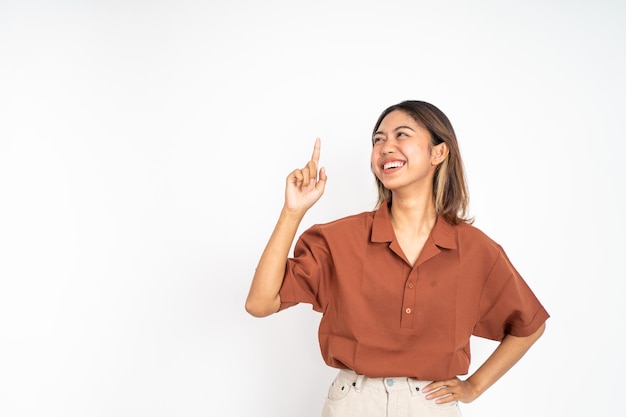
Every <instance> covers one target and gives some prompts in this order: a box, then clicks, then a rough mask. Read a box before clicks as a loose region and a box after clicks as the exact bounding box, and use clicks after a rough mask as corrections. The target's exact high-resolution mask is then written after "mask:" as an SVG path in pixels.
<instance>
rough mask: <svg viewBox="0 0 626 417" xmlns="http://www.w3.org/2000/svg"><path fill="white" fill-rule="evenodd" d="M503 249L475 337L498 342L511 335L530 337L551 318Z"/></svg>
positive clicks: (484, 295)
mask: <svg viewBox="0 0 626 417" xmlns="http://www.w3.org/2000/svg"><path fill="white" fill-rule="evenodd" d="M499 250H500V253H499V255H498V257H497V259H496V261H495V263H494V265H493V267H492V268H491V271H490V272H489V276H488V277H487V280H486V281H485V284H484V288H483V290H482V294H481V297H480V306H479V317H478V322H477V324H476V326H475V328H474V332H473V334H474V335H475V336H479V337H484V338H487V339H492V340H498V341H499V340H502V339H503V338H504V336H506V335H508V334H510V335H513V336H519V337H525V336H530V335H531V334H533V333H534V332H535V331H537V330H538V329H539V327H540V326H541V325H542V324H543V323H544V322H545V321H546V320H547V319H548V317H549V315H548V312H547V311H546V310H545V308H544V307H543V306H542V305H541V303H540V302H539V300H538V299H537V297H536V296H535V294H534V293H533V292H532V290H531V289H530V288H529V286H528V285H527V284H526V282H525V281H524V280H523V279H522V277H521V276H520V275H519V273H518V272H517V271H516V270H515V268H514V267H513V265H512V264H511V262H510V261H509V259H508V257H507V256H506V254H505V253H504V251H503V250H502V248H499Z"/></svg>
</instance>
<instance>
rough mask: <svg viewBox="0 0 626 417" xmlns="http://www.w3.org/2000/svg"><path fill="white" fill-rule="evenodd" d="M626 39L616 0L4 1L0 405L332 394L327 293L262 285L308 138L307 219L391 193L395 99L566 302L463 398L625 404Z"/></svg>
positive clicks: (312, 400) (255, 410)
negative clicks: (456, 160)
mask: <svg viewBox="0 0 626 417" xmlns="http://www.w3.org/2000/svg"><path fill="white" fill-rule="evenodd" d="M625 39H626V3H624V2H620V1H617V0H615V1H607V0H604V1H594V2H590V1H565V0H562V1H530V2H503V1H495V0H494V1H474V2H468V1H456V2H442V1H438V2H435V1H433V2H423V1H386V2H383V1H376V2H373V1H356V0H351V1H327V0H324V1H321V0H320V1H315V2H314V1H308V2H297V1H275V0H268V1H263V2H260V1H259V2H254V1H252V0H249V1H232V2H217V1H195V2H194V1H184V0H183V1H173V0H168V1H139V0H126V1H122V0H120V1H24V0H21V1H0V415H1V416H9V417H18V416H63V417H71V416H81V417H83V416H151V417H160V416H185V417H187V416H190V417H191V416H216V415H223V416H247V415H256V416H271V417H277V416H278V417H281V416H285V417H287V416H305V417H308V416H318V415H319V412H320V409H321V405H322V400H323V397H324V395H325V392H326V389H327V385H328V384H329V383H330V380H331V378H332V376H333V375H334V374H335V371H334V370H332V369H329V368H327V367H326V365H325V364H324V363H323V361H322V359H321V356H320V354H319V349H318V345H317V335H316V331H317V324H318V321H319V316H318V315H317V313H315V312H313V311H312V310H311V309H310V307H309V306H305V305H302V306H297V307H295V308H293V309H291V310H288V311H285V312H283V313H281V314H278V315H275V316H272V317H269V318H265V319H254V318H252V317H250V316H248V315H247V314H246V313H245V312H244V308H243V305H244V300H245V297H246V294H247V290H248V286H249V282H250V279H251V277H252V274H253V271H254V268H255V266H256V263H257V261H258V258H259V256H260V254H261V251H262V249H263V247H264V245H265V242H266V240H267V238H268V237H269V234H270V232H271V230H272V228H273V226H274V222H275V220H276V218H277V216H278V212H279V210H280V207H281V205H282V198H283V188H284V178H285V176H286V175H287V174H288V172H289V171H291V170H292V169H294V168H296V167H299V166H301V165H303V164H304V163H305V162H306V161H307V159H308V157H309V155H310V152H311V150H312V146H313V141H314V139H315V137H316V136H320V137H321V138H322V164H323V165H325V166H326V167H327V170H328V176H329V180H328V186H327V192H326V194H325V196H324V197H323V198H322V200H320V202H319V203H318V205H316V206H315V207H314V208H313V209H312V210H311V211H310V213H309V214H308V215H307V217H306V218H305V220H304V223H303V224H302V228H305V227H309V226H310V225H312V224H313V223H316V222H326V221H330V220H334V219H336V218H338V217H342V216H344V215H348V214H353V213H357V212H361V211H368V210H371V209H373V207H374V203H375V199H376V196H375V191H374V186H373V176H372V174H371V172H370V171H369V152H370V142H369V140H370V134H371V129H372V127H373V124H374V122H375V120H376V118H377V117H378V115H379V113H380V112H381V111H382V110H383V109H384V108H385V107H387V106H388V105H391V104H394V103H396V102H399V101H401V100H404V99H421V100H426V101H430V102H432V103H434V104H435V105H437V106H438V107H440V108H441V109H442V110H443V111H444V112H445V113H446V114H447V115H448V116H449V117H450V119H451V120H452V122H453V125H454V126H455V129H456V132H457V135H458V137H459V141H460V143H461V148H462V152H463V156H464V159H465V165H466V167H467V172H468V181H469V185H470V193H471V198H472V214H473V215H474V216H475V217H476V223H475V224H476V225H477V226H478V227H479V228H481V229H482V230H484V231H485V232H486V233H487V234H489V235H490V236H491V237H492V238H494V239H495V240H496V241H498V242H499V243H501V244H502V245H503V246H504V248H505V249H506V250H507V253H508V254H509V256H510V258H511V259H512V260H513V262H514V264H515V265H516V266H517V268H518V269H519V271H520V272H521V273H522V275H523V276H524V277H525V278H526V280H527V281H528V282H529V284H530V286H531V287H532V288H533V290H534V291H535V293H536V294H537V296H538V297H539V298H540V300H541V301H542V302H543V304H544V305H545V306H546V308H547V309H548V311H549V312H550V314H551V315H552V317H551V318H550V320H549V321H548V328H547V331H546V334H545V335H544V337H543V338H542V339H540V340H539V342H538V343H537V344H536V345H535V347H533V349H532V350H531V351H530V352H529V353H528V354H527V356H526V357H524V359H523V360H522V361H521V362H520V363H519V364H518V365H517V366H516V367H515V368H514V369H513V370H512V371H511V372H509V373H508V374H507V375H506V376H505V377H504V378H503V379H501V380H500V381H499V382H498V384H496V385H495V386H494V387H493V388H492V389H491V390H489V391H488V392H487V393H485V394H484V395H483V396H482V397H481V398H479V399H478V400H477V401H475V402H474V403H472V404H468V405H464V406H462V410H463V413H464V415H465V416H466V417H472V416H481V417H484V416H502V415H506V416H508V417H514V416H528V415H537V416H557V415H561V416H564V415H575V416H596V417H597V416H611V417H612V416H617V415H626V412H625V411H624V409H623V404H622V402H621V401H620V400H621V399H622V398H623V392H624V382H623V379H622V378H623V377H622V374H623V373H624V371H625V370H626V361H625V359H624V353H625V352H626V343H625V342H624V335H623V333H624V330H626V328H625V327H626V326H625V324H624V317H626V306H625V305H626V302H625V301H624V298H625V296H626V290H625V280H626V267H625V266H624V258H625V249H626V245H625V243H624V236H625V232H626V225H625V220H624V215H625V213H626V202H625V188H626V187H625V185H624V182H625V181H624V180H625V179H626V175H625V174H624V168H623V164H624V162H623V161H624V157H623V154H624V152H625V151H626V146H625V140H626V137H625V136H626V135H625V134H624V128H623V124H624V117H625V108H626V107H625V104H624V97H626V81H625V80H626V77H625V76H624V74H626V45H625V43H626V41H625ZM473 346H474V358H473V359H474V362H473V365H472V369H475V367H476V366H477V365H478V364H479V363H480V362H481V361H482V360H484V358H485V357H486V355H487V354H488V353H489V352H490V351H491V350H492V349H493V348H494V346H495V345H494V344H492V343H491V342H486V341H481V340H476V341H474V345H473ZM220 410H221V411H220Z"/></svg>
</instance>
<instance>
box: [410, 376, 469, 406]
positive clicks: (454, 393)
mask: <svg viewBox="0 0 626 417" xmlns="http://www.w3.org/2000/svg"><path fill="white" fill-rule="evenodd" d="M422 392H423V393H424V394H426V399H427V400H434V401H435V402H436V403H437V404H445V403H449V402H452V401H461V402H464V403H469V402H472V401H474V400H475V399H476V398H478V396H479V395H480V394H479V393H478V389H477V388H476V387H475V386H474V385H473V384H472V383H471V382H469V381H461V380H460V379H459V378H454V379H448V380H446V381H435V382H432V383H430V384H428V385H427V386H425V387H424V389H423V390H422Z"/></svg>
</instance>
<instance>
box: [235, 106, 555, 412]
mask: <svg viewBox="0 0 626 417" xmlns="http://www.w3.org/2000/svg"><path fill="white" fill-rule="evenodd" d="M372 145H373V146H372V156H371V167H372V171H373V173H374V175H375V177H376V183H377V185H378V193H379V204H378V207H377V208H376V210H375V211H373V212H365V213H361V214H357V215H354V216H350V217H346V218H343V219H339V220H337V221H334V222H331V223H328V224H322V225H315V226H313V227H311V228H310V229H308V230H307V231H306V232H304V233H303V234H302V236H301V237H300V238H299V240H298V242H297V243H296V246H295V249H294V256H293V258H289V257H288V252H289V249H290V247H291V244H292V242H293V239H294V237H295V233H296V231H297V229H298V226H299V225H300V222H301V221H302V218H303V217H304V215H305V213H306V212H307V210H308V209H309V208H310V207H311V206H312V205H313V204H315V202H317V201H318V199H319V198H320V197H321V196H322V194H323V192H324V187H325V185H326V181H327V177H326V172H325V170H324V168H321V169H319V171H318V163H319V158H320V141H319V139H317V140H316V142H315V147H314V150H313V156H312V158H311V160H310V161H309V162H308V163H307V164H306V166H305V167H304V168H302V169H296V170H295V171H293V172H292V173H291V174H289V176H288V177H287V185H286V191H285V203H284V206H283V209H282V211H281V214H280V217H279V219H278V223H277V225H276V228H275V229H274V232H273V233H272V236H271V237H270V240H269V242H268V244H267V247H266V248H265V250H264V252H263V254H262V256H261V259H260V262H259V265H258V267H257V270H256V273H255V274H254V278H253V280H252V285H251V287H250V292H249V295H248V298H247V301H246V310H247V311H248V312H249V313H250V314H252V315H254V316H258V317H262V316H267V315H270V314H272V313H275V312H277V311H279V310H282V309H285V308H288V307H290V306H293V305H296V304H298V303H301V302H303V303H310V304H312V306H313V308H314V309H315V310H317V311H319V312H321V313H322V314H323V316H322V319H321V322H320V327H319V341H320V347H321V351H322V356H323V358H324V360H325V362H326V363H327V364H328V365H329V366H331V367H335V368H338V369H339V370H340V371H339V374H338V375H337V377H336V379H335V381H334V382H333V384H332V385H331V387H330V389H329V393H328V398H327V399H326V402H325V405H324V410H323V416H339V417H345V416H360V417H367V416H403V417H407V416H430V415H433V416H435V415H436V416H446V415H449V416H458V415H460V413H459V410H458V406H457V404H458V402H459V401H461V402H465V403H467V402H470V401H473V400H475V399H476V398H478V397H479V396H480V395H481V394H482V393H483V392H484V391H485V390H486V389H487V388H489V387H490V386H491V385H492V384H493V383H494V382H496V380H498V378H500V377H501V376H502V375H504V373H506V372H507V371H508V370H509V369H510V368H511V367H512V366H513V365H514V364H515V363H516V362H517V361H518V360H519V359H520V358H521V357H522V356H523V355H524V353H526V351H527V350H528V349H529V348H530V346H531V345H532V344H533V343H534V342H535V341H536V340H537V339H538V338H539V337H540V336H541V334H542V333H543V331H544V327H545V321H546V320H547V318H548V317H549V316H548V313H547V312H546V310H545V309H544V308H543V306H542V305H541V304H540V302H539V301H538V300H537V298H536V297H535V295H534V294H533V292H532V291H531V290H530V288H529V287H528V286H527V284H526V283H525V282H524V280H523V279H522V278H521V277H520V275H519V274H518V273H517V271H516V270H515V268H514V267H513V266H512V265H511V262H510V261H509V259H508V258H507V256H506V254H505V253H504V251H503V250H502V248H501V247H500V246H499V245H498V244H497V243H495V242H494V241H492V240H491V239H490V238H489V237H487V236H486V235H485V234H483V233H482V232H481V231H480V230H478V229H477V228H475V227H473V226H472V225H471V221H470V220H469V219H468V218H467V208H468V195H467V190H466V185H465V179H464V173H463V164H462V161H461V156H460V154H459V147H458V143H457V139H456V136H455V134H454V130H453V128H452V125H451V124H450V121H449V120H448V118H447V117H446V116H445V115H444V114H443V113H442V112H441V111H440V110H439V109H438V108H437V107H435V106H433V105H432V104H429V103H426V102H422V101H405V102H402V103H399V104H396V105H393V106H391V107H389V108H388V109H386V110H385V111H384V112H383V113H382V114H381V116H380V117H379V119H378V121H377V122H376V125H375V127H374V131H373V136H372ZM472 335H475V336H480V337H485V338H489V339H493V340H497V341H500V344H499V345H498V347H497V348H496V349H495V351H494V352H493V354H492V355H491V356H490V357H489V358H488V359H487V360H486V361H485V362H484V363H483V364H482V365H481V366H480V367H479V368H478V370H476V372H474V373H473V374H472V375H471V376H469V377H468V378H466V379H460V378H459V377H458V376H459V375H466V374H467V373H468V370H469V365H470V345H469V342H470V336H472Z"/></svg>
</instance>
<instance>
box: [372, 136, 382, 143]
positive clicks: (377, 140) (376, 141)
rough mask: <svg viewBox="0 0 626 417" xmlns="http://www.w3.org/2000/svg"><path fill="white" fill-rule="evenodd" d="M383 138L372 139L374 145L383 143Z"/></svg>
mask: <svg viewBox="0 0 626 417" xmlns="http://www.w3.org/2000/svg"><path fill="white" fill-rule="evenodd" d="M382 140H383V138H381V137H378V138H374V139H372V143H378V142H382Z"/></svg>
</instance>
